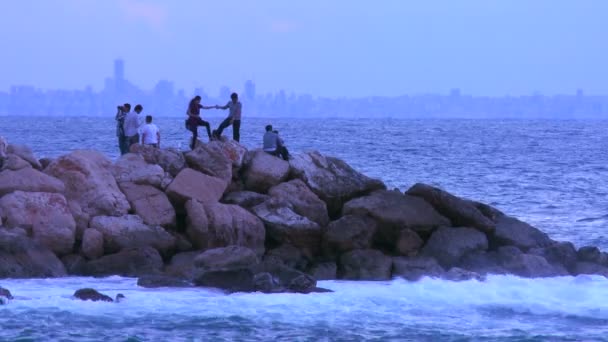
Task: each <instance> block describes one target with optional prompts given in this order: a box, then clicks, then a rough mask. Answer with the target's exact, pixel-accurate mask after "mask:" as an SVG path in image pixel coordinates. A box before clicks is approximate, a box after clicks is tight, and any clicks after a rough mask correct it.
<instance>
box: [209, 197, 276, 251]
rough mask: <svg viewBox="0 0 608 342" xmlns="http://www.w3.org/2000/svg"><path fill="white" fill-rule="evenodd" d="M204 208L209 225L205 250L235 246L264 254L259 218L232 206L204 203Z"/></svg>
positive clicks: (263, 238) (262, 227) (263, 234)
mask: <svg viewBox="0 0 608 342" xmlns="http://www.w3.org/2000/svg"><path fill="white" fill-rule="evenodd" d="M204 208H205V213H206V215H207V222H208V224H209V226H208V227H209V228H208V229H209V233H208V235H207V248H216V247H225V246H230V245H237V246H244V247H248V248H251V249H252V250H253V251H255V252H256V253H258V254H259V255H261V254H263V253H264V240H265V235H266V231H265V229H264V224H263V223H262V221H261V220H260V219H259V218H257V217H256V216H255V215H253V214H251V213H250V212H248V211H247V210H245V209H243V208H241V207H239V206H237V205H232V204H222V203H205V204H204Z"/></svg>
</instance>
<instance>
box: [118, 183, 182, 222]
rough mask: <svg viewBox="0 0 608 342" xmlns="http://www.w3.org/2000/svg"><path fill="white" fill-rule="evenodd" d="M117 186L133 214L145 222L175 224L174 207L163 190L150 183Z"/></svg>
mask: <svg viewBox="0 0 608 342" xmlns="http://www.w3.org/2000/svg"><path fill="white" fill-rule="evenodd" d="M119 186H120V189H121V190H122V192H123V193H124V194H125V196H126V197H127V200H128V201H129V203H130V204H131V207H132V208H133V210H135V214H137V215H139V216H140V217H141V218H142V219H143V221H144V223H145V224H149V225H153V226H156V225H158V226H164V227H173V226H175V218H176V216H175V209H174V208H173V205H172V204H171V202H170V201H169V198H168V197H167V195H165V193H164V192H162V191H160V190H158V189H157V188H155V187H153V186H151V185H138V184H135V183H120V184H119Z"/></svg>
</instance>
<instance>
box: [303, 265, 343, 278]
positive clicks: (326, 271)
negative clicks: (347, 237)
mask: <svg viewBox="0 0 608 342" xmlns="http://www.w3.org/2000/svg"><path fill="white" fill-rule="evenodd" d="M308 274H310V275H311V276H312V277H313V278H315V279H316V280H334V279H338V266H337V265H336V263H335V262H333V261H329V262H321V263H319V264H316V265H314V266H313V267H311V268H310V270H309V271H308Z"/></svg>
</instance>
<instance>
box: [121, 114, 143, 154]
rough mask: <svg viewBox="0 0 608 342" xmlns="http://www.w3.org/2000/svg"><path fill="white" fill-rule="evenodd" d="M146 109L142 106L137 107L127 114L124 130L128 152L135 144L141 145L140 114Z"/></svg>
mask: <svg viewBox="0 0 608 342" xmlns="http://www.w3.org/2000/svg"><path fill="white" fill-rule="evenodd" d="M143 109H144V108H143V107H142V106H141V105H137V106H135V110H134V111H132V112H129V113H127V116H125V123H124V125H123V129H124V132H125V136H126V139H127V152H129V148H130V147H131V145H133V144H137V143H139V113H141V111H142V110H143Z"/></svg>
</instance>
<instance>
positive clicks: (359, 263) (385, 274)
mask: <svg viewBox="0 0 608 342" xmlns="http://www.w3.org/2000/svg"><path fill="white" fill-rule="evenodd" d="M391 266H392V260H391V258H390V257H389V256H386V255H384V254H382V252H380V251H377V250H373V249H360V250H354V251H351V252H348V253H346V254H343V255H342V256H341V257H340V275H341V278H342V279H349V280H387V279H390V278H391Z"/></svg>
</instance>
